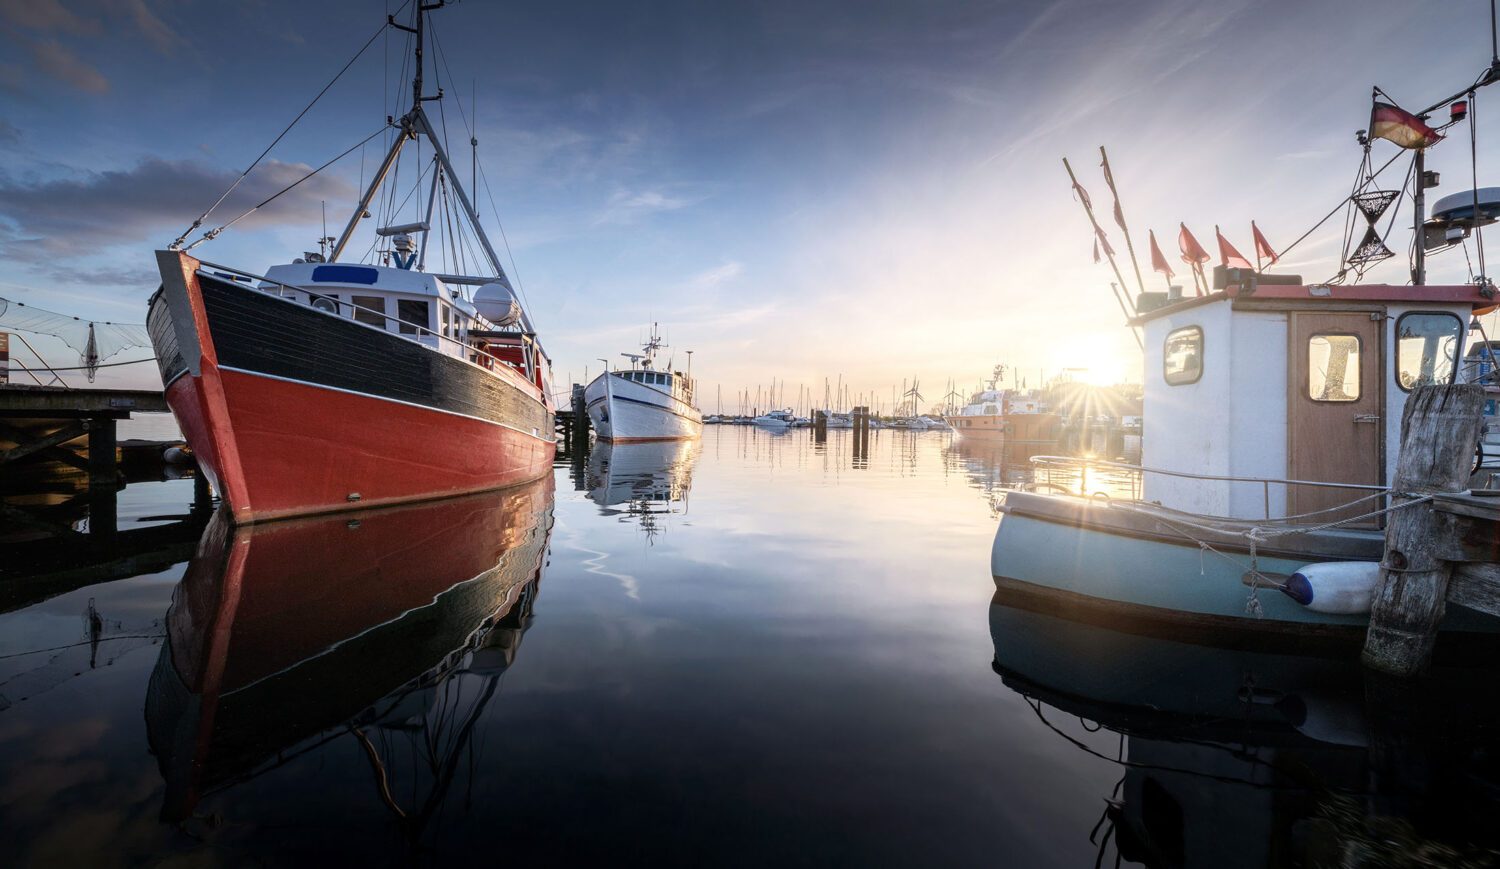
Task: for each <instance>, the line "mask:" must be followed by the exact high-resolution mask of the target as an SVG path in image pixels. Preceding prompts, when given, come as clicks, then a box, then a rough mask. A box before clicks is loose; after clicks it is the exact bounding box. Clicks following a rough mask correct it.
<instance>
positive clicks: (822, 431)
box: [812, 410, 828, 444]
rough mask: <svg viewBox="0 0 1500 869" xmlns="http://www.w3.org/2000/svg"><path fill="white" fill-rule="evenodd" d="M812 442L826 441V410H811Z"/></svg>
mask: <svg viewBox="0 0 1500 869" xmlns="http://www.w3.org/2000/svg"><path fill="white" fill-rule="evenodd" d="M812 435H813V443H815V444H821V443H827V441H828V411H826V410H815V411H813V424H812Z"/></svg>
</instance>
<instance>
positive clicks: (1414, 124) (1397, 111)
mask: <svg viewBox="0 0 1500 869" xmlns="http://www.w3.org/2000/svg"><path fill="white" fill-rule="evenodd" d="M1370 138H1372V139H1385V140H1386V141H1388V142H1395V143H1396V144H1397V145H1400V146H1401V147H1403V148H1411V149H1413V150H1416V149H1419V148H1426V147H1428V146H1430V145H1436V144H1437V143H1438V141H1439V140H1441V139H1442V138H1443V137H1442V134H1440V133H1439V132H1438V131H1437V130H1434V129H1433V128H1431V127H1429V126H1427V124H1426V123H1424V122H1423V121H1422V119H1421V118H1419V117H1417V116H1416V115H1414V114H1412V113H1411V112H1408V111H1406V110H1405V109H1402V108H1398V107H1396V106H1393V105H1391V104H1390V103H1383V102H1380V101H1379V100H1376V101H1375V105H1374V107H1372V108H1371V109H1370Z"/></svg>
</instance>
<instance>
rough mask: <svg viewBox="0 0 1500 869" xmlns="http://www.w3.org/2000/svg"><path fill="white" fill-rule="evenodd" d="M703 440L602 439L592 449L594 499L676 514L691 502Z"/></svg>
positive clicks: (646, 511) (590, 481) (605, 504)
mask: <svg viewBox="0 0 1500 869" xmlns="http://www.w3.org/2000/svg"><path fill="white" fill-rule="evenodd" d="M702 451H703V446H702V442H700V441H661V442H657V443H640V444H610V443H606V442H600V443H597V444H595V445H594V449H593V452H591V453H589V464H588V474H587V477H586V478H585V485H586V486H587V487H588V493H589V500H590V501H593V502H594V503H595V504H598V505H599V506H600V507H604V508H606V511H605V512H606V513H609V512H611V510H610V509H608V508H616V507H623V508H624V512H627V513H630V514H632V515H637V514H638V515H646V514H656V513H675V512H679V510H680V509H682V505H685V504H686V503H687V497H688V492H689V491H690V490H691V489H692V485H693V467H694V466H695V465H696V464H697V461H698V456H699V454H700V453H701V452H702Z"/></svg>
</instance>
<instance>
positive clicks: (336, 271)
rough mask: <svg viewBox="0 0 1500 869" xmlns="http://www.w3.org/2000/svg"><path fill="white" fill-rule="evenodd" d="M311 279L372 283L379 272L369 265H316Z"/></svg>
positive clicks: (330, 281) (345, 282)
mask: <svg viewBox="0 0 1500 869" xmlns="http://www.w3.org/2000/svg"><path fill="white" fill-rule="evenodd" d="M312 279H313V280H314V281H316V282H319V283H331V284H332V283H337V284H374V283H375V281H377V280H379V279H380V272H379V271H378V270H376V269H373V268H370V267H369V266H318V267H317V268H315V269H313V273H312Z"/></svg>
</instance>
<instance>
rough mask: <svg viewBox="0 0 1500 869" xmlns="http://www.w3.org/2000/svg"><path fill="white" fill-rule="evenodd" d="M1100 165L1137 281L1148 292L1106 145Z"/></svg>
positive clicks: (1102, 147)
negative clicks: (1102, 168) (1136, 256)
mask: <svg viewBox="0 0 1500 869" xmlns="http://www.w3.org/2000/svg"><path fill="white" fill-rule="evenodd" d="M1099 160H1100V162H1099V165H1100V166H1103V167H1104V183H1105V184H1108V185H1109V192H1110V194H1111V195H1113V196H1114V198H1115V223H1118V224H1119V225H1120V232H1122V233H1124V234H1125V250H1126V252H1127V253H1129V254H1130V266H1131V268H1133V269H1135V282H1136V284H1137V285H1138V286H1139V287H1140V288H1141V292H1143V293H1144V292H1146V282H1145V281H1143V280H1141V264H1140V263H1139V262H1137V261H1136V258H1135V244H1134V243H1132V242H1131V240H1130V227H1128V226H1126V225H1125V210H1124V209H1123V208H1121V207H1120V191H1119V190H1118V189H1116V188H1115V173H1113V172H1111V171H1110V169H1109V154H1107V153H1105V151H1104V146H1103V145H1100V146H1099Z"/></svg>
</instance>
